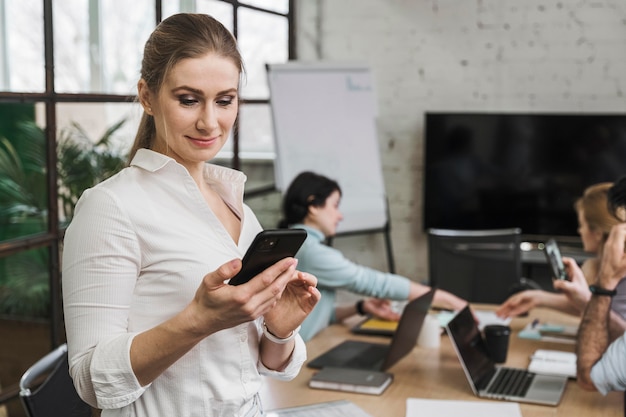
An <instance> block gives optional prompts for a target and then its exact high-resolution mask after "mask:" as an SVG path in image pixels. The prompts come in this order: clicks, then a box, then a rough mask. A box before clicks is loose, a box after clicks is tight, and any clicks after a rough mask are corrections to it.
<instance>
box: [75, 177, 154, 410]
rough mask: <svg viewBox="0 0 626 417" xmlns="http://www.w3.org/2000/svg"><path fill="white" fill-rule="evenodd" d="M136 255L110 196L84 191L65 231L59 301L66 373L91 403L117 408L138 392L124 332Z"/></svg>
mask: <svg viewBox="0 0 626 417" xmlns="http://www.w3.org/2000/svg"><path fill="white" fill-rule="evenodd" d="M96 208H97V209H96ZM88 213H99V215H98V217H95V216H93V215H89V214H88ZM140 259H141V254H140V250H139V245H138V243H137V239H136V236H135V233H134V231H133V227H132V224H131V223H130V222H129V221H128V220H127V216H125V214H124V213H123V212H122V210H121V209H120V208H119V205H118V204H116V201H115V197H113V196H112V195H110V194H109V193H107V192H106V190H103V189H98V190H95V189H94V190H88V191H85V193H84V195H83V197H82V198H81V200H80V202H79V204H78V205H77V207H76V211H75V216H74V218H73V220H72V224H71V225H70V226H69V227H68V229H67V232H66V235H65V243H64V249H63V300H64V310H65V318H66V332H67V341H68V350H69V362H70V373H71V375H72V378H73V380H74V385H75V386H76V390H77V391H78V393H79V395H80V396H81V398H82V399H83V400H84V401H85V402H87V403H88V404H90V405H92V406H94V407H98V408H119V407H122V406H124V405H127V404H129V403H131V402H132V401H134V400H136V399H137V398H138V397H139V396H140V395H141V393H142V392H143V390H144V388H142V387H141V386H140V385H139V383H138V381H137V379H136V377H135V375H134V373H133V371H132V367H131V364H130V344H131V342H132V339H133V338H134V334H132V333H129V332H128V315H129V310H130V304H131V301H132V294H133V288H134V286H135V283H136V281H137V276H138V273H139V272H138V271H139V264H138V262H139V260H140Z"/></svg>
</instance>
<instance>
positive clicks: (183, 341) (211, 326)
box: [130, 258, 319, 386]
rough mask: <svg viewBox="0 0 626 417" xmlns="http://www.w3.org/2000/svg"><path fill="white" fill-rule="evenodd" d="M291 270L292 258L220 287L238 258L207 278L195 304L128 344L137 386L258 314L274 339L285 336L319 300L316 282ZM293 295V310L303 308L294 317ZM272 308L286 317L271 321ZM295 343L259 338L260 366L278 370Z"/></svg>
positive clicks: (233, 270) (238, 265) (237, 265)
mask: <svg viewBox="0 0 626 417" xmlns="http://www.w3.org/2000/svg"><path fill="white" fill-rule="evenodd" d="M295 267H296V261H295V259H293V258H286V259H284V260H282V261H280V262H277V263H276V264H275V265H273V266H272V267H270V268H268V269H266V270H265V271H263V272H262V273H261V274H259V275H257V276H256V277H254V278H253V279H252V280H250V281H249V282H247V283H245V284H242V285H239V286H231V285H228V284H224V281H225V280H227V279H229V278H231V277H233V276H234V275H235V273H236V272H238V271H239V269H240V268H241V260H239V259H236V260H233V261H231V262H228V263H226V264H224V265H222V266H220V268H219V269H218V270H217V271H215V272H212V273H209V274H207V275H206V276H205V277H204V278H203V280H202V283H201V285H200V287H199V288H198V290H197V291H196V295H195V297H194V299H193V300H192V301H191V302H190V303H189V304H188V305H187V307H186V308H185V309H184V310H183V311H182V312H180V313H179V314H177V315H176V316H174V317H173V318H171V319H169V320H167V321H165V322H164V323H162V324H160V325H157V326H155V327H153V328H152V329H150V330H147V331H144V332H142V333H139V334H138V335H137V336H136V337H135V338H134V339H133V341H132V345H131V348H130V360H131V364H132V368H133V372H134V373H135V375H136V377H137V380H138V381H139V383H140V384H141V385H143V386H145V385H147V384H149V383H151V382H152V381H153V380H154V379H155V378H156V377H157V376H159V375H160V374H161V373H163V371H165V370H166V369H167V368H169V367H170V366H171V365H172V364H173V363H174V362H176V361H177V360H178V359H180V358H181V357H182V356H183V355H184V354H185V353H187V352H188V351H189V350H190V349H191V348H192V347H194V346H195V345H196V344H197V343H199V342H200V341H201V340H202V339H204V338H206V337H207V336H209V335H211V334H213V333H215V332H217V331H220V330H223V329H227V328H231V327H234V326H237V325H239V324H242V323H245V322H249V321H252V320H254V319H256V318H257V317H259V316H261V315H263V314H266V321H267V323H268V329H269V330H270V332H271V333H272V334H273V335H274V336H275V337H277V338H279V339H281V338H286V337H288V336H290V335H291V334H292V332H293V330H295V329H296V328H297V327H298V325H299V324H300V323H301V321H302V320H303V319H304V317H306V314H307V313H308V311H310V310H312V308H313V306H315V303H316V302H317V299H319V297H316V295H315V291H317V290H316V289H315V278H314V277H312V276H311V275H309V274H302V273H298V272H297V271H296V269H295ZM294 287H297V288H295V289H294ZM292 293H298V296H300V297H302V299H301V300H297V301H296V303H298V302H301V305H296V308H300V307H302V308H301V311H303V312H300V313H298V312H297V311H296V308H293V307H294V306H293V304H292V301H293V294H292ZM317 294H319V292H317ZM281 295H282V298H285V300H283V301H282V302H281V301H279V299H280V298H281ZM311 304H312V306H311ZM275 306H281V307H282V308H280V307H275ZM275 308H279V309H280V310H281V312H285V315H284V317H283V320H282V321H281V322H280V323H278V322H277V321H276V319H275V316H276V314H280V312H278V313H277V312H275V313H271V311H272V310H273V309H275ZM290 308H292V309H291V310H290ZM289 313H291V314H289ZM287 329H289V330H287ZM294 343H295V342H294V340H293V339H291V340H290V341H289V342H288V343H284V344H279V343H273V342H270V341H269V340H267V338H266V337H263V338H262V339H261V351H260V356H261V361H262V362H263V364H264V365H265V366H266V367H267V368H269V369H275V370H279V369H280V368H281V367H283V366H284V365H285V363H286V362H287V361H288V359H289V357H290V355H291V352H292V351H293V348H294Z"/></svg>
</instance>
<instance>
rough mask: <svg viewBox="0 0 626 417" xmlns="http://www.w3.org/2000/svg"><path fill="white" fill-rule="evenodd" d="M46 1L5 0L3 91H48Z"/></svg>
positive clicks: (0, 55)
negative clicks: (44, 15)
mask: <svg viewBox="0 0 626 417" xmlns="http://www.w3.org/2000/svg"><path fill="white" fill-rule="evenodd" d="M42 5H43V2H42V1H41V0H4V9H2V7H0V90H2V91H20V92H42V91H44V90H45V85H46V83H45V80H46V78H45V68H44V42H43V39H44V35H43V8H42Z"/></svg>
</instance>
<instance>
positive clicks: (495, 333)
mask: <svg viewBox="0 0 626 417" xmlns="http://www.w3.org/2000/svg"><path fill="white" fill-rule="evenodd" d="M483 332H484V334H485V345H486V346H487V353H488V354H489V357H490V358H491V360H493V361H494V362H496V363H504V362H506V355H507V353H508V351H509V338H510V336H511V328H510V327H509V326H504V325H501V324H489V325H487V326H485V328H484V329H483Z"/></svg>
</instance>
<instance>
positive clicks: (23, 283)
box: [0, 248, 50, 318]
mask: <svg viewBox="0 0 626 417" xmlns="http://www.w3.org/2000/svg"><path fill="white" fill-rule="evenodd" d="M48 258H49V251H48V248H39V249H31V250H28V251H24V252H20V253H18V254H15V255H11V256H8V257H6V258H1V259H0V315H9V316H17V317H29V318H30V317H49V316H50V288H49V281H50V275H49V272H48V271H49V261H48Z"/></svg>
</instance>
